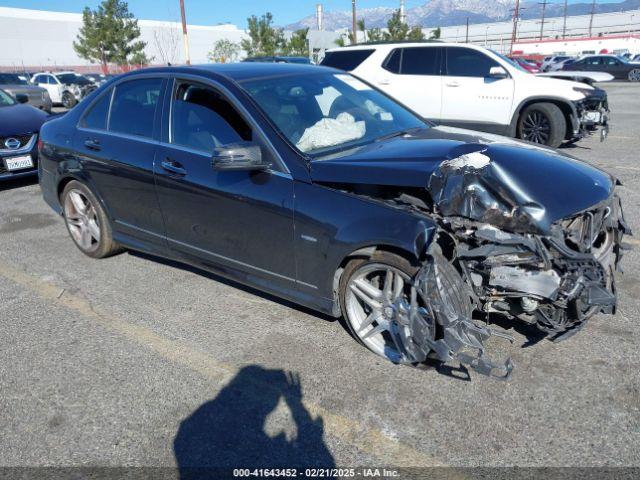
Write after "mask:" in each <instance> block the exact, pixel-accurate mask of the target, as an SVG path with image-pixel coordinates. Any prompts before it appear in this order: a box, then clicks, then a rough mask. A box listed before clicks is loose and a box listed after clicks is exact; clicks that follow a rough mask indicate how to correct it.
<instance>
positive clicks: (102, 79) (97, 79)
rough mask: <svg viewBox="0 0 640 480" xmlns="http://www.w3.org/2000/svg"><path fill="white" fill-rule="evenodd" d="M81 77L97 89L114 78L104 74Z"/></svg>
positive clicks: (88, 74) (87, 74)
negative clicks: (89, 81)
mask: <svg viewBox="0 0 640 480" xmlns="http://www.w3.org/2000/svg"><path fill="white" fill-rule="evenodd" d="M83 76H84V77H86V78H88V79H89V80H91V81H92V82H93V84H94V85H95V86H96V87H99V86H100V85H102V84H103V83H107V82H108V81H109V80H111V79H112V78H113V77H114V75H108V74H104V73H85V74H84V75H83Z"/></svg>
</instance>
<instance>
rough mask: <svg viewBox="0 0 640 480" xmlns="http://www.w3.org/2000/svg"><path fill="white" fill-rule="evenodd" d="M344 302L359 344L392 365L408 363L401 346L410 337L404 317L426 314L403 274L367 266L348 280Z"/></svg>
mask: <svg viewBox="0 0 640 480" xmlns="http://www.w3.org/2000/svg"><path fill="white" fill-rule="evenodd" d="M345 303H346V305H345V310H346V312H345V313H346V317H347V320H348V321H349V323H350V324H351V327H352V328H353V331H354V332H355V334H356V335H357V336H358V338H359V339H360V340H361V341H362V343H364V344H365V345H366V346H367V347H368V348H369V349H370V350H372V351H373V352H375V353H377V354H378V355H380V356H382V357H386V358H387V359H389V360H391V361H392V362H395V363H406V362H407V355H406V352H407V349H406V345H403V344H402V339H403V338H410V337H411V331H410V330H408V329H409V326H408V325H407V323H408V322H407V318H409V317H410V316H411V315H412V313H413V312H416V313H417V314H418V315H420V316H422V317H423V318H424V317H427V316H428V312H427V310H426V309H425V308H423V307H421V306H420V305H419V301H418V299H417V296H416V290H415V288H413V289H412V285H411V279H410V278H409V276H408V275H407V274H406V273H404V272H402V271H401V270H399V269H398V268H395V267H392V266H390V265H384V264H380V263H373V264H366V265H364V266H363V267H361V268H360V269H358V270H357V271H356V272H354V274H353V276H352V277H351V279H350V281H349V284H348V286H347V291H346V295H345ZM399 329H406V330H405V331H399ZM433 333H434V332H431V337H432V338H433Z"/></svg>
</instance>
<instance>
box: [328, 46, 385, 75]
mask: <svg viewBox="0 0 640 480" xmlns="http://www.w3.org/2000/svg"><path fill="white" fill-rule="evenodd" d="M373 52H374V50H340V51H337V52H327V55H326V56H325V57H324V59H323V60H322V62H321V63H320V64H321V65H322V66H324V67H333V68H337V69H338V70H345V71H347V72H350V71H352V70H355V69H356V68H358V67H359V66H360V65H361V64H362V62H364V61H365V60H366V59H367V58H369V57H370V56H371V54H372V53H373Z"/></svg>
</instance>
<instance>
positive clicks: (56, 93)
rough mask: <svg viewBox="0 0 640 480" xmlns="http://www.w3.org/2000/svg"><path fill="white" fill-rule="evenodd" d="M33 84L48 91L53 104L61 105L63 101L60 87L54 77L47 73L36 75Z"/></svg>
mask: <svg viewBox="0 0 640 480" xmlns="http://www.w3.org/2000/svg"><path fill="white" fill-rule="evenodd" d="M33 83H35V84H36V85H38V86H39V87H42V88H44V89H45V90H47V92H49V96H50V97H51V101H52V102H53V103H60V102H61V101H62V96H61V95H60V86H59V85H58V82H57V81H56V79H55V78H53V76H52V75H48V74H45V73H43V74H40V75H36V76H35V78H34V80H33Z"/></svg>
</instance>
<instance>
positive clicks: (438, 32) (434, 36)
mask: <svg viewBox="0 0 640 480" xmlns="http://www.w3.org/2000/svg"><path fill="white" fill-rule="evenodd" d="M441 35H442V29H441V28H440V27H438V28H436V29H435V30H432V31H431V35H429V40H439V39H440V36H441Z"/></svg>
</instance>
